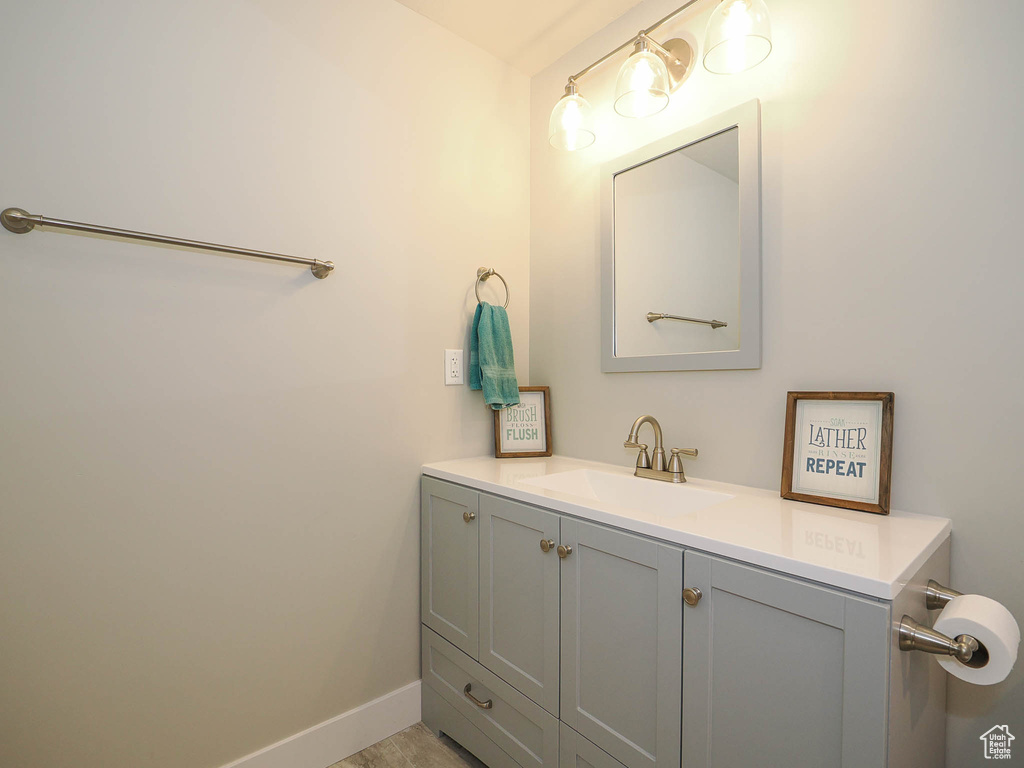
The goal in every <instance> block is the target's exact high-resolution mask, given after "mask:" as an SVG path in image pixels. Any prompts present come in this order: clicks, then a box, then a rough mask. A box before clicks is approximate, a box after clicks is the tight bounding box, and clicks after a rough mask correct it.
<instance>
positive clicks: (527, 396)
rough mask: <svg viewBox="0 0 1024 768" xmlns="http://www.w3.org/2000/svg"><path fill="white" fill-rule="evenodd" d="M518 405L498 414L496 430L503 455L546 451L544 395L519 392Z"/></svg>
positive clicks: (541, 393) (504, 409)
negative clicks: (497, 430)
mask: <svg viewBox="0 0 1024 768" xmlns="http://www.w3.org/2000/svg"><path fill="white" fill-rule="evenodd" d="M519 401H520V402H519V405H513V406H511V407H509V408H503V409H502V410H501V411H500V412H499V419H498V429H499V430H500V432H499V435H500V438H501V450H502V451H503V452H504V453H519V452H526V451H539V452H543V451H546V450H547V445H546V444H545V443H546V439H547V432H546V430H545V426H544V393H543V392H520V393H519Z"/></svg>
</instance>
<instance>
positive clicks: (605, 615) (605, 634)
mask: <svg viewBox="0 0 1024 768" xmlns="http://www.w3.org/2000/svg"><path fill="white" fill-rule="evenodd" d="M561 542H562V544H565V545H568V546H571V547H572V552H571V553H570V554H569V555H568V557H566V558H565V559H564V560H563V561H562V583H561V591H562V603H561V611H562V675H561V677H562V686H561V717H562V720H563V721H564V722H565V723H566V724H567V725H569V726H571V727H572V728H573V729H575V730H576V731H578V732H579V733H580V734H581V735H583V736H584V737H586V738H587V739H589V740H590V741H592V742H594V744H596V745H597V746H598V747H600V748H601V749H603V750H604V751H606V752H608V753H609V754H610V755H611V756H612V757H614V758H616V759H617V760H619V761H620V762H622V763H624V764H625V765H626V766H628V767H629V768H647V767H651V766H659V768H668V767H669V766H671V767H672V768H678V766H679V717H680V696H681V694H680V685H681V673H680V666H681V656H682V626H681V622H682V575H683V574H682V570H683V569H682V552H681V551H680V550H678V549H675V548H673V547H669V546H667V545H663V544H658V543H655V542H653V541H649V540H647V539H641V538H638V537H636V536H631V535H629V534H626V533H621V532H619V531H613V530H610V529H607V528H601V527H600V526H596V525H592V524H590V523H584V522H580V521H577V520H571V519H568V518H563V519H562V538H561Z"/></svg>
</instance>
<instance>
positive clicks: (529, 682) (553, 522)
mask: <svg viewBox="0 0 1024 768" xmlns="http://www.w3.org/2000/svg"><path fill="white" fill-rule="evenodd" d="M559 538H560V536H559V517H558V515H556V514H554V513H552V512H545V511H544V510H542V509H538V508H537V507H530V506H527V505H525V504H517V503H516V502H514V501H509V500H507V499H500V498H497V497H495V496H481V497H480V658H479V661H480V663H481V664H483V665H484V666H485V667H487V668H488V669H490V670H491V671H492V672H494V673H496V674H497V675H498V676H499V677H501V678H502V679H504V680H506V681H508V682H509V683H511V684H512V685H513V686H515V687H516V688H518V689H519V690H520V691H522V692H523V693H525V694H526V695H527V696H529V697H530V698H531V699H533V700H534V701H535V702H537V703H538V704H540V705H541V706H542V707H544V709H546V710H547V711H548V712H550V713H551V714H553V715H554V716H556V717H557V716H558V580H559V579H558V571H559V567H558V566H559V558H558V555H557V553H556V551H555V547H556V545H557V544H558V542H559Z"/></svg>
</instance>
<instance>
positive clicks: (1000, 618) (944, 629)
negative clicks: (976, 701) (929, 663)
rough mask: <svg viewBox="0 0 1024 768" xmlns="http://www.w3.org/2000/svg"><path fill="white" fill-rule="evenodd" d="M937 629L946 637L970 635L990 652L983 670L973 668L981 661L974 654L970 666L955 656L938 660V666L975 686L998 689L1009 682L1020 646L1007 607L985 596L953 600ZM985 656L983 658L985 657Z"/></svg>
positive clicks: (1017, 631)
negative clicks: (1001, 684)
mask: <svg viewBox="0 0 1024 768" xmlns="http://www.w3.org/2000/svg"><path fill="white" fill-rule="evenodd" d="M934 628H935V630H936V631H938V632H941V633H942V634H944V635H946V636H947V637H951V638H955V637H956V636H957V635H971V636H972V637H974V638H976V639H977V641H978V642H979V643H981V644H982V645H983V646H985V649H986V650H987V651H988V663H987V664H985V666H983V667H977V668H975V667H972V666H970V664H977V663H978V662H979V661H981V658H980V656H979V654H975V657H976V658H975V659H972V661H971V662H969V663H968V664H961V663H960V662H959V661H957V660H956V659H955V658H953V657H952V656H940V657H938V660H939V664H941V665H942V668H943V669H945V670H946V671H947V672H949V674H951V675H954V676H956V677H959V678H960V679H961V680H965V681H967V682H968V683H974V684H975V685H995V684H996V683H1000V682H1002V681H1003V680H1005V679H1006V676H1007V675H1009V674H1010V670H1011V669H1013V664H1014V662H1015V661H1017V646H1018V645H1020V627H1018V626H1017V622H1016V621H1015V620H1014V618H1013V614H1011V613H1010V612H1009V611H1008V610H1006V607H1005V606H1004V605H1003V604H1002V603H997V602H996V601H995V600H992V599H991V598H988V597H983V596H982V595H961V596H960V597H954V598H953V599H952V600H950V601H949V603H948V604H947V605H946V607H945V608H943V609H942V613H940V614H939V618H938V619H936V620H935V625H934ZM982 655H983V654H982Z"/></svg>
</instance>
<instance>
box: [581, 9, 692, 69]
mask: <svg viewBox="0 0 1024 768" xmlns="http://www.w3.org/2000/svg"><path fill="white" fill-rule="evenodd" d="M696 2H697V0H688V2H686V3H684V4H683V5H681V6H679V7H678V8H676V9H675V10H674V11H672V13H670V14H668V16H665V17H664V18H661V19H659V20H658V21H656V22H654V23H653V24H652V25H651V26H649V27H647V29H644V30H642V31H641V32H640V33H639V34H636V35H633V37H631V38H630V39H629V40H627V41H626V42H624V43H623V44H622V45H620V46H619V47H618V48H616V49H615V50H614V51H611V52H609V53H606V54H605V55H604V56H602V57H601V58H600V59H598V60H597V61H595V62H593V63H592V64H589V65H587V66H586V67H584V68H583V69H581V70H580V71H579V72H577V73H576V74H575V75H573V76H572V77H570V78H569V80H570V81H572V80H578V79H579V78H581V77H583V76H584V75H586V74H587V73H589V72H590V71H591V70H593V69H596V68H597V67H599V66H601V65H602V64H604V63H605V62H606V61H608V59H610V58H612V57H613V56H614V55H615V54H617V53H619V52H621V51H624V50H626V49H627V48H629V46H631V45H633V44H634V43H635V42H636V41H637V40H639V39H640V38H641V37H647V36H648V35H650V33H651V32H653V31H654V30H656V29H657V28H658V27H660V26H661V25H662V24H664V23H665V22H667V21H670V20H671V19H674V18H675V17H676V16H678V15H679V14H680V13H682V12H683V11H685V10H686V9H687V8H689V7H690V6H691V5H693V4H694V3H696ZM647 42H648V43H652V44H653V46H654V47H655V48H657V49H658V52H659V53H661V54H662V55H664V56H669V57H671V58H672V59H674V58H675V56H673V55H672V54H671V53H670V52H669V51H667V50H665V49H664V48H663V47H662V46H661V45H659V44H658V43H656V42H655V41H654V40H652V39H651V38H650V37H647Z"/></svg>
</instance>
